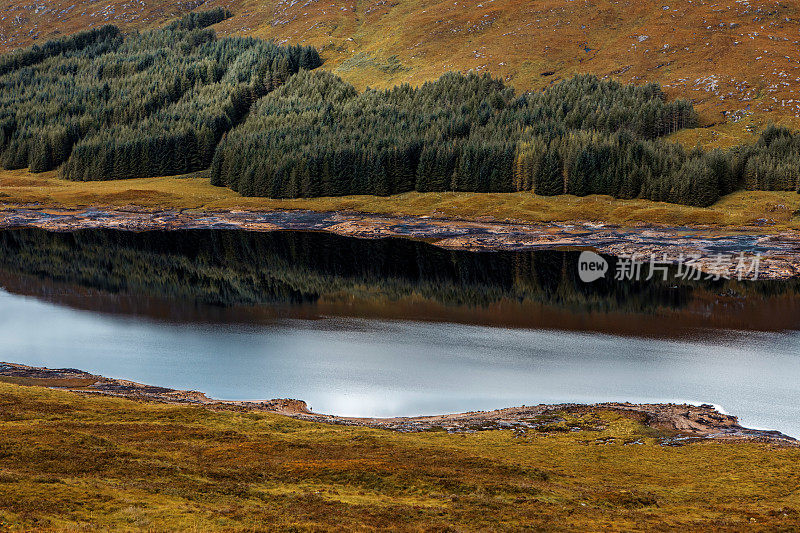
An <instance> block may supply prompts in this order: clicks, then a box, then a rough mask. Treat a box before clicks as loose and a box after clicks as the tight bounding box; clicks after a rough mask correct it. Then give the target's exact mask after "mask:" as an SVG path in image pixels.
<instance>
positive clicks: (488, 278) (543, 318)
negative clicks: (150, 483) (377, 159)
mask: <svg viewBox="0 0 800 533" xmlns="http://www.w3.org/2000/svg"><path fill="white" fill-rule="evenodd" d="M576 257H577V254H576V252H524V253H507V252H504V253H498V252H494V253H474V252H451V251H445V250H440V249H438V248H435V247H432V246H430V245H427V244H424V243H415V242H409V241H399V240H384V241H366V240H356V239H346V238H342V237H335V236H330V235H323V234H309V233H261V234H253V233H246V232H238V231H192V232H172V233H142V234H133V233H125V232H115V231H97V230H95V231H86V232H78V233H74V234H63V233H62V234H53V233H46V232H42V231H38V230H15V231H6V232H0V287H3V289H2V290H0V360H4V361H13V362H19V363H23V364H28V365H35V366H47V367H74V368H80V369H82V370H87V371H90V372H94V373H98V374H103V375H106V376H112V377H121V378H126V379H132V380H134V381H139V382H143V383H148V384H154V385H162V386H168V387H174V388H180V389H195V390H201V391H203V392H205V393H207V394H208V395H209V396H212V397H216V398H223V399H267V398H282V397H289V398H299V399H303V400H306V401H307V402H308V404H309V405H310V407H311V408H312V409H313V410H314V411H317V412H327V413H334V414H340V415H363V416H390V415H417V414H435V413H443V412H456V411H465V410H476V409H493V408H499V407H508V406H513V405H522V404H527V405H531V404H537V403H560V402H602V401H631V402H697V403H712V404H716V405H719V406H721V408H723V409H724V410H725V411H727V412H730V413H733V414H736V415H738V416H739V417H740V420H741V422H742V424H743V425H745V426H749V427H758V428H768V429H778V430H780V431H783V432H785V433H788V434H790V435H794V436H800V421H798V417H797V415H798V408H797V400H798V398H799V397H800V394H798V393H800V384H798V383H800V334H799V333H798V332H797V331H798V330H799V329H800V327H798V326H799V325H798V322H799V321H800V304H798V302H800V298H798V296H797V294H798V291H797V287H796V285H795V284H794V283H749V284H748V283H736V282H727V281H719V282H682V283H677V284H676V283H675V282H670V283H658V282H654V283H633V282H627V283H626V282H614V281H613V280H607V281H606V280H601V281H599V282H596V283H595V284H584V283H582V282H581V281H580V280H578V279H577V275H576ZM412 319H413V320H412Z"/></svg>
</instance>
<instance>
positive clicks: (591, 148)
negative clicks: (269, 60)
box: [211, 72, 800, 206]
mask: <svg viewBox="0 0 800 533" xmlns="http://www.w3.org/2000/svg"><path fill="white" fill-rule="evenodd" d="M696 126H697V114H696V112H695V111H694V109H693V108H692V106H691V104H690V103H688V102H686V101H682V100H678V101H673V102H667V101H666V99H665V97H664V94H663V93H662V92H661V90H660V88H659V87H658V86H657V85H655V84H648V85H644V86H632V85H621V84H619V83H616V82H613V81H601V80H599V79H598V78H597V77H595V76H588V75H586V76H576V77H574V78H572V79H570V80H566V81H563V82H561V83H559V84H557V85H555V86H553V87H551V88H549V89H547V90H545V91H543V92H541V93H527V94H523V95H521V96H519V97H517V96H515V95H514V92H513V90H512V89H510V88H507V87H505V86H504V85H503V83H502V82H501V81H499V80H496V79H493V78H491V77H490V76H488V75H483V76H478V75H475V74H469V75H460V74H446V75H444V76H443V77H442V78H440V79H439V80H438V81H436V82H432V83H426V84H424V85H423V86H422V87H420V88H418V89H414V88H411V87H409V86H408V85H403V86H400V87H396V88H394V89H390V90H386V91H373V90H367V91H366V92H364V93H363V94H358V93H357V92H356V91H355V90H354V89H353V88H352V86H350V85H349V84H347V83H345V82H344V81H343V80H341V79H340V78H338V77H336V76H334V75H332V74H330V73H327V72H303V73H300V74H298V75H297V76H294V77H293V78H292V79H291V80H290V81H289V82H288V83H287V84H286V85H285V86H283V87H282V88H281V89H279V90H277V91H275V92H273V93H272V94H270V95H268V96H266V97H264V98H263V99H262V100H260V101H259V102H258V103H257V104H256V105H255V106H254V108H253V109H252V111H251V113H250V115H249V116H248V118H247V120H246V121H245V122H244V123H243V124H242V125H240V126H239V127H237V128H235V129H234V130H232V131H231V132H230V133H229V134H227V135H226V137H225V138H224V139H223V140H222V142H221V143H220V145H219V146H218V148H217V150H216V153H215V156H214V159H213V163H212V167H211V175H212V183H214V184H216V185H220V186H228V187H231V188H233V189H234V190H237V191H239V192H240V193H242V194H244V195H247V196H270V197H277V198H284V197H288V198H294V197H314V196H341V195H349V194H377V195H390V194H397V193H402V192H407V191H413V190H416V191H420V192H428V191H472V192H512V191H535V192H536V193H538V194H542V195H557V194H574V195H578V196H585V195H588V194H608V195H611V196H614V197H617V198H647V199H651V200H656V201H666V202H674V203H682V204H687V205H696V206H708V205H711V204H713V203H714V202H716V201H717V200H718V199H719V197H720V196H721V195H725V194H728V193H730V192H733V191H735V190H737V189H739V188H741V187H742V186H747V187H748V188H770V189H774V188H779V189H796V188H797V185H798V184H797V180H798V175H800V172H799V171H798V161H800V159H798V155H800V137H796V136H793V135H792V134H791V133H790V132H788V131H787V130H780V129H778V130H774V128H771V129H769V130H767V131H766V132H765V133H764V135H763V136H762V138H761V140H760V141H759V143H758V144H757V145H755V146H753V147H747V148H744V147H743V148H738V149H735V150H729V151H721V150H714V151H710V152H703V151H701V150H699V149H692V150H687V149H685V148H683V147H681V146H680V145H677V144H675V143H671V142H665V141H663V140H662V139H661V137H663V136H665V135H668V134H670V133H672V132H675V131H677V130H679V129H681V128H685V127H696Z"/></svg>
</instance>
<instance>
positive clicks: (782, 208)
mask: <svg viewBox="0 0 800 533" xmlns="http://www.w3.org/2000/svg"><path fill="white" fill-rule="evenodd" d="M0 202H2V203H6V204H11V205H13V204H29V203H38V204H40V205H43V206H49V207H85V206H100V207H128V206H138V207H143V208H148V209H205V210H232V209H245V210H268V209H310V210H318V211H337V210H352V211H360V212H365V213H376V214H390V215H419V216H447V217H457V218H464V219H479V218H481V217H492V218H495V219H500V220H515V221H523V222H572V221H599V222H604V223H610V224H621V225H635V224H667V225H711V226H718V227H743V226H752V225H756V226H759V227H761V226H763V224H764V223H766V226H763V228H764V229H766V230H769V231H778V230H783V229H800V218H798V216H797V213H798V210H800V194H797V193H792V192H766V191H757V192H752V191H750V192H746V191H743V192H737V193H734V194H731V195H729V196H727V197H725V198H723V199H722V200H721V201H719V202H718V203H717V204H715V205H714V206H712V207H710V208H695V207H687V206H681V205H676V204H667V203H661V202H650V201H647V200H616V199H614V198H611V197H609V196H597V195H595V196H587V197H584V198H578V197H575V196H556V197H543V196H537V195H535V194H531V193H502V194H500V193H405V194H399V195H395V196H389V197H376V196H345V197H339V198H311V199H292V200H273V199H268V198H245V197H242V196H240V195H238V194H237V193H235V192H233V191H231V190H229V189H227V188H222V187H214V186H212V185H211V184H210V183H209V180H208V178H205V177H191V178H175V177H168V178H143V179H133V180H118V181H103V182H73V181H66V180H61V179H58V178H57V177H56V173H55V172H48V173H44V174H31V173H29V172H27V171H24V170H12V171H0ZM759 221H766V222H759Z"/></svg>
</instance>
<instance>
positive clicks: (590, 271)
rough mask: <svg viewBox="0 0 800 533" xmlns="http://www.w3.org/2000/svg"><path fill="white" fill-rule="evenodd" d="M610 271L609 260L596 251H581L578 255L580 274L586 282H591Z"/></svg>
mask: <svg viewBox="0 0 800 533" xmlns="http://www.w3.org/2000/svg"><path fill="white" fill-rule="evenodd" d="M606 272H608V261H606V260H605V259H603V258H602V257H600V256H599V255H597V254H596V253H594V252H581V255H580V257H578V276H579V277H580V278H581V281H583V282H584V283H591V282H593V281H595V280H598V279H600V278H602V277H605V275H606Z"/></svg>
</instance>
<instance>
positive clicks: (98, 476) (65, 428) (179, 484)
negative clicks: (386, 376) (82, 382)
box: [0, 383, 800, 531]
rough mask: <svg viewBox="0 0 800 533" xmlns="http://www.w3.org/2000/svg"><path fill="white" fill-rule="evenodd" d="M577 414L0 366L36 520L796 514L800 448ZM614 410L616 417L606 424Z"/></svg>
mask: <svg viewBox="0 0 800 533" xmlns="http://www.w3.org/2000/svg"><path fill="white" fill-rule="evenodd" d="M564 418H565V422H564V424H563V425H564V428H567V429H568V428H571V427H575V428H584V429H579V430H575V431H557V432H550V433H536V432H534V433H536V434H534V433H528V434H525V435H515V434H514V433H513V432H511V431H486V432H478V433H474V434H460V435H448V434H447V433H444V432H433V433H420V434H398V433H391V432H388V431H381V430H371V429H365V428H353V427H341V426H327V425H320V424H315V423H308V422H301V421H296V420H292V419H288V418H284V417H281V416H278V415H272V414H265V413H255V412H214V411H209V410H206V409H202V408H194V407H175V406H167V405H160V404H146V403H137V402H133V401H130V400H123V399H114V398H105V397H86V396H81V395H78V394H76V393H67V392H60V391H54V390H48V389H44V388H40V387H19V386H17V385H9V384H4V383H0V523H2V524H3V526H8V527H12V528H19V529H23V528H24V529H67V528H69V529H73V528H77V529H95V528H99V529H103V530H105V529H113V530H142V529H148V530H156V531H161V530H167V529H168V530H193V531H215V530H224V531H244V530H264V529H267V530H270V529H272V530H274V529H293V528H295V529H303V530H305V529H317V530H318V529H342V528H344V529H348V530H353V529H364V530H371V529H387V528H393V529H403V530H422V529H426V530H431V529H434V530H450V529H456V530H475V529H487V528H492V529H495V528H498V527H503V528H507V529H519V528H523V527H525V528H533V529H543V528H546V529H554V528H555V529H565V530H579V531H587V530H592V531H596V530H600V529H611V530H640V531H645V530H652V529H689V530H698V529H703V530H710V529H729V530H742V529H763V530H776V529H780V528H786V529H788V528H792V527H796V526H798V525H799V524H800V522H798V513H797V509H800V495H798V493H797V491H796V490H795V489H796V486H797V482H798V479H797V468H796V465H797V462H798V460H800V450H798V449H789V448H776V447H772V446H770V445H764V444H725V443H714V442H706V443H699V444H692V445H689V446H683V447H670V446H666V447H665V446H661V445H660V444H659V443H660V442H661V441H660V440H659V439H660V437H661V435H659V434H658V433H657V432H654V431H653V430H651V429H648V428H646V427H644V426H641V425H640V424H639V423H637V422H636V421H634V420H632V419H628V418H623V417H621V416H620V415H619V414H614V413H610V412H604V411H599V412H596V413H590V414H587V415H585V416H582V417H580V418H574V417H572V416H570V415H565V416H564ZM598 425H600V426H605V429H601V430H594V429H588V428H595V427H597V426H598Z"/></svg>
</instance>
